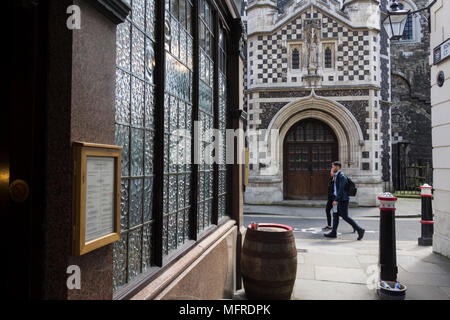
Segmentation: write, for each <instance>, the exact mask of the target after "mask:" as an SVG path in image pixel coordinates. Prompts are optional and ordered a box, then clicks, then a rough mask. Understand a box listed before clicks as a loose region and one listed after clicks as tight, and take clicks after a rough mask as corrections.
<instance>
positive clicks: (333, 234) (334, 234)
mask: <svg viewBox="0 0 450 320" xmlns="http://www.w3.org/2000/svg"><path fill="white" fill-rule="evenodd" d="M324 236H325V237H327V238H337V234H336V232H330V233H325V234H324Z"/></svg>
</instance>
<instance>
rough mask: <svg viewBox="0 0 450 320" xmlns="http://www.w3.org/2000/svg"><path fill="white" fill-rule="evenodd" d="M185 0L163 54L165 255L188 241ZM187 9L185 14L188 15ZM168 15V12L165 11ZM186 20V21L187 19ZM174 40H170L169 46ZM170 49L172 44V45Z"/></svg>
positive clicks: (188, 116)
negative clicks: (175, 35)
mask: <svg viewBox="0 0 450 320" xmlns="http://www.w3.org/2000/svg"><path fill="white" fill-rule="evenodd" d="M190 6H191V4H190V2H189V1H186V0H180V2H179V11H178V12H179V20H178V19H174V18H172V20H171V21H172V22H171V23H172V26H171V28H172V29H174V30H177V32H178V33H177V36H178V39H179V40H178V41H179V42H178V47H179V50H173V49H172V50H171V51H167V52H166V79H165V103H164V104H165V105H164V128H165V129H164V130H165V132H164V135H165V143H164V145H165V146H164V147H165V153H166V154H167V156H166V157H165V158H164V167H165V172H164V176H165V178H164V189H163V190H164V191H163V198H164V199H163V201H164V210H163V211H164V218H163V220H164V221H165V222H164V226H163V254H164V255H165V256H167V255H169V254H170V253H171V252H173V251H174V250H176V249H178V248H179V247H181V246H182V245H183V244H184V243H185V242H186V241H187V240H189V228H190V226H189V221H186V219H187V217H188V215H189V210H190V199H189V197H186V193H188V192H189V193H190V180H191V179H192V173H191V167H190V161H191V156H190V155H191V150H190V148H191V147H192V146H191V143H190V140H191V139H192V133H191V128H192V125H193V124H192V90H191V88H192V78H193V73H192V71H193V70H192V67H193V66H192V61H193V50H192V43H193V39H192V35H191V34H190V32H189V31H188V32H186V31H185V29H184V28H185V26H186V18H184V17H185V12H186V8H189V7H190ZM187 10H188V13H187V14H188V15H190V12H191V11H189V10H190V9H187ZM166 16H169V12H166ZM188 20H189V19H188ZM173 42H174V40H172V43H173ZM172 46H173V45H172Z"/></svg>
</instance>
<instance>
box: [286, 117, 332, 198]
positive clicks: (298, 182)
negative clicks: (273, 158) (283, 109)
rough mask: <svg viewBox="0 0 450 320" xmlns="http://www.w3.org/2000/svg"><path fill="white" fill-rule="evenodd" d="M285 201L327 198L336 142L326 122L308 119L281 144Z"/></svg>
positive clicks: (295, 127)
mask: <svg viewBox="0 0 450 320" xmlns="http://www.w3.org/2000/svg"><path fill="white" fill-rule="evenodd" d="M283 150H284V151H283V152H284V177H283V178H284V198H285V199H294V200H321V199H326V198H327V186H328V179H329V176H330V169H331V163H332V162H333V161H335V160H337V159H338V158H337V155H338V145H337V139H336V136H335V135H334V133H333V131H332V130H331V128H329V127H328V126H327V125H326V124H325V123H323V122H321V121H318V120H313V119H309V120H306V121H301V122H299V123H298V124H296V125H295V126H293V128H292V129H291V130H290V131H289V132H288V134H287V135H286V139H285V141H284V147H283Z"/></svg>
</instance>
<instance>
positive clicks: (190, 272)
mask: <svg viewBox="0 0 450 320" xmlns="http://www.w3.org/2000/svg"><path fill="white" fill-rule="evenodd" d="M230 227H231V228H230ZM236 236H237V227H236V226H233V224H228V225H227V226H224V227H223V228H221V229H220V230H218V231H217V232H215V233H214V234H213V235H211V236H210V237H209V238H208V239H205V241H203V242H201V243H200V244H199V246H198V247H197V248H196V249H194V250H192V251H191V252H189V254H187V255H186V256H185V257H183V258H182V259H181V260H180V261H179V262H177V263H176V264H175V265H174V266H173V267H172V268H171V269H170V270H168V271H167V272H165V273H164V274H162V275H160V276H159V277H158V279H157V280H156V281H154V282H153V283H151V284H149V285H148V286H147V287H146V288H144V289H143V290H141V291H140V292H139V293H138V294H137V295H136V296H134V297H133V298H132V299H133V300H148V299H154V300H218V299H223V298H227V299H231V298H232V296H233V293H234V292H235V288H236V287H235V283H236V268H235V262H236Z"/></svg>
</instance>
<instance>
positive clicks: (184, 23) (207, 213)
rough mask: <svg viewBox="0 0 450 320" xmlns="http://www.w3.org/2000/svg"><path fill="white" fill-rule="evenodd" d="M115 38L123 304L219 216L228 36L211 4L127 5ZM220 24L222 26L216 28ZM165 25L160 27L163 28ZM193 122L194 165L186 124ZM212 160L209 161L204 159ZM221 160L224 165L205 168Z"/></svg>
mask: <svg viewBox="0 0 450 320" xmlns="http://www.w3.org/2000/svg"><path fill="white" fill-rule="evenodd" d="M130 3H131V7H132V10H131V13H130V15H129V16H128V17H127V19H126V21H125V22H124V23H122V24H120V25H119V26H118V29H117V46H116V47H117V50H116V52H117V58H116V66H117V68H116V103H115V108H116V144H117V145H120V146H123V156H122V189H121V239H120V241H118V242H116V243H115V244H114V257H113V263H114V289H115V292H116V293H117V292H119V294H118V295H119V296H121V297H124V296H127V294H131V293H130V292H133V290H135V289H134V288H137V286H138V285H139V284H141V283H142V282H143V281H144V282H145V280H148V279H150V278H151V277H152V275H153V274H155V272H156V271H158V270H159V269H161V268H162V267H164V266H166V265H167V264H168V263H169V262H170V261H171V260H173V259H174V258H176V257H177V256H178V255H179V254H182V253H183V252H185V251H186V250H188V249H189V248H190V247H191V245H192V244H193V243H195V241H198V240H201V237H204V236H206V234H205V233H203V232H202V231H204V230H205V229H209V228H213V225H217V224H218V223H219V222H220V221H221V220H223V218H224V217H225V216H227V209H226V208H227V205H226V204H227V188H228V186H227V176H228V170H227V165H226V164H225V163H224V162H225V151H226V150H225V145H226V144H225V142H224V141H223V144H219V148H218V149H219V150H220V151H221V152H219V150H216V149H217V148H216V149H214V148H211V143H212V142H214V138H213V137H212V134H211V133H210V132H209V131H208V129H213V128H217V129H219V132H220V136H221V137H224V136H225V130H226V128H227V110H228V107H227V106H228V103H227V99H228V93H227V54H228V53H227V43H228V41H229V39H228V37H229V29H228V28H227V24H226V21H222V18H221V17H222V15H220V14H219V12H218V9H217V6H216V5H215V2H214V1H206V0H165V1H163V0H161V2H159V1H157V0H131V1H130ZM219 17H220V18H219ZM161 21H164V23H161ZM197 119H198V120H199V121H200V124H201V125H200V130H199V138H200V140H201V143H200V146H199V151H200V152H199V154H200V159H198V160H199V161H200V162H199V164H196V163H192V160H194V158H195V157H194V155H195V152H194V151H195V150H194V143H193V139H194V135H195V130H194V128H195V124H194V120H197ZM211 150H212V151H211ZM216 152H219V154H220V157H222V158H223V162H221V163H219V164H213V162H212V160H213V157H215V153H216Z"/></svg>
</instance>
